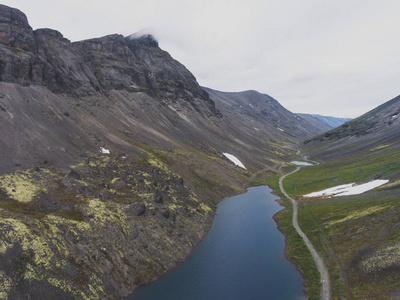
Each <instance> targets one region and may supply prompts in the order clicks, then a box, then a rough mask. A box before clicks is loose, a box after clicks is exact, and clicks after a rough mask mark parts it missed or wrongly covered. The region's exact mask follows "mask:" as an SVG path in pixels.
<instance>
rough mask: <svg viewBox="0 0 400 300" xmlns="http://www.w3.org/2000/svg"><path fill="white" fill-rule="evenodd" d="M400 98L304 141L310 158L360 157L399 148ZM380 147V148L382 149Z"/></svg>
mask: <svg viewBox="0 0 400 300" xmlns="http://www.w3.org/2000/svg"><path fill="white" fill-rule="evenodd" d="M399 120H400V96H398V97H396V98H394V99H392V100H390V101H388V102H386V103H384V104H382V105H380V106H378V107H377V108H375V109H373V110H371V111H369V112H367V113H366V114H364V115H362V116H360V117H358V118H356V119H353V120H351V121H349V122H347V123H345V124H343V125H341V126H340V127H338V128H336V129H333V130H331V131H328V132H326V133H324V134H321V135H318V136H316V137H314V138H312V139H308V140H306V141H305V145H306V148H308V149H312V150H311V153H312V155H315V156H316V157H319V158H321V159H323V160H330V159H333V158H336V157H340V156H351V155H359V154H360V153H362V152H366V151H370V150H371V149H374V148H376V147H383V148H386V150H388V149H391V148H395V147H398V146H399V139H398V132H399V130H400V121H399ZM383 148H382V149H383Z"/></svg>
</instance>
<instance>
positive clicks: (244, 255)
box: [127, 186, 305, 300]
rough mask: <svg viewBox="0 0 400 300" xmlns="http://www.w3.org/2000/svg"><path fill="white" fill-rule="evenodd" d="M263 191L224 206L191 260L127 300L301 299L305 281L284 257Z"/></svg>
mask: <svg viewBox="0 0 400 300" xmlns="http://www.w3.org/2000/svg"><path fill="white" fill-rule="evenodd" d="M276 198H277V197H276V196H275V195H273V194H272V193H271V189H270V188H268V187H265V186H260V187H253V188H249V190H248V192H247V193H245V194H242V195H238V196H235V197H232V198H229V199H226V200H224V201H222V202H221V203H220V204H219V205H218V209H217V215H216V217H215V219H214V223H213V226H212V228H211V230H210V231H209V233H208V234H207V236H206V237H205V239H204V240H203V241H202V242H201V243H200V245H199V246H198V247H197V248H196V249H195V250H194V252H193V253H192V255H190V256H189V258H188V259H187V260H186V261H185V262H184V263H182V264H181V265H179V266H178V267H177V268H176V269H174V270H172V271H170V272H168V273H167V274H166V275H164V276H162V277H161V278H160V279H158V280H157V281H155V282H153V283H151V284H149V285H147V286H144V287H142V288H140V289H138V290H137V291H136V292H135V293H134V294H133V295H131V296H130V297H128V298H127V299H129V300H150V299H152V300H153V299H160V300H186V299H187V300H189V299H190V300H196V299H199V300H205V299H215V300H219V299H221V300H222V299H224V300H225V299H230V300H236V299H237V300H243V299H247V300H253V299H254V300H256V299H257V300H258V299H260V300H261V299H263V300H264V299H305V295H304V292H303V279H302V277H301V275H300V273H299V272H298V271H297V270H296V268H295V266H294V265H293V264H291V263H290V262H289V261H288V260H286V259H285V257H284V247H285V241H284V237H283V235H282V234H281V233H280V232H279V230H278V229H277V226H276V223H275V221H274V220H273V218H272V217H273V215H274V214H275V213H276V212H278V211H279V210H281V209H282V207H281V206H280V205H279V204H278V203H277V202H276V201H274V200H275V199H276Z"/></svg>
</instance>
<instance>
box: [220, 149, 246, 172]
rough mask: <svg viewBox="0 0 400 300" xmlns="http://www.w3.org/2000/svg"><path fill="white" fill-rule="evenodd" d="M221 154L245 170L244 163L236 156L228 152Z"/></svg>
mask: <svg viewBox="0 0 400 300" xmlns="http://www.w3.org/2000/svg"><path fill="white" fill-rule="evenodd" d="M222 154H223V155H225V156H226V158H227V159H229V160H230V161H231V162H233V163H234V164H235V165H237V166H239V167H241V168H243V169H245V170H247V169H246V167H245V166H244V164H242V162H241V161H240V160H239V159H238V158H237V157H236V156H234V155H232V154H229V153H222Z"/></svg>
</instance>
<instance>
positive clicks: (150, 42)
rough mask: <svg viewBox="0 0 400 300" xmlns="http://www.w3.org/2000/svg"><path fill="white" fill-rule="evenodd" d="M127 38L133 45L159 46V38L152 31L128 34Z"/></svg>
mask: <svg viewBox="0 0 400 300" xmlns="http://www.w3.org/2000/svg"><path fill="white" fill-rule="evenodd" d="M126 39H127V40H128V43H129V44H130V45H132V46H136V45H137V46H147V47H158V41H157V39H156V38H155V37H154V36H153V35H152V34H150V33H144V32H142V31H139V32H136V33H134V34H131V35H130V36H127V37H126Z"/></svg>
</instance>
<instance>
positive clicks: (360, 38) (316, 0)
mask: <svg viewBox="0 0 400 300" xmlns="http://www.w3.org/2000/svg"><path fill="white" fill-rule="evenodd" d="M2 4H5V5H9V6H12V7H15V8H18V9H20V10H22V11H23V12H24V13H25V14H26V15H27V17H28V20H29V23H30V25H31V26H32V27H33V28H34V29H37V28H43V27H47V28H52V29H56V30H58V31H60V32H61V33H62V34H63V35H64V36H65V37H66V38H68V39H70V40H71V41H77V40H82V39H88V38H94V37H100V36H104V35H107V34H113V33H120V34H123V35H125V36H126V35H130V34H132V33H134V32H137V31H140V30H143V29H146V30H150V31H151V32H153V34H154V35H155V37H156V38H157V39H158V41H159V44H160V47H161V48H162V49H164V50H166V51H168V52H169V53H170V54H171V55H172V56H173V57H174V58H175V59H177V60H179V61H180V62H181V63H183V64H184V65H185V66H186V67H187V68H188V69H189V70H190V71H191V72H192V73H193V74H194V75H195V76H196V78H197V80H198V81H199V83H200V84H201V85H203V86H207V87H210V88H213V89H217V90H222V91H226V92H233V91H243V90H249V89H253V90H257V91H259V92H262V93H266V94H269V95H270V96H272V97H274V98H275V99H276V100H278V101H279V102H280V103H281V104H282V105H283V106H285V107H286V108H288V109H289V110H291V111H293V112H304V113H318V114H323V115H330V116H336V117H357V116H359V115H361V114H363V113H365V112H367V111H368V110H370V109H372V108H374V107H376V106H378V105H380V104H382V103H384V102H386V101H388V100H390V99H392V98H394V97H395V96H397V95H399V94H400V17H399V16H400V1H399V0H285V1H282V0H242V1H238V0H203V1H201V0H194V1H193V0H190V1H189V0H186V1H185V0H113V1H104V0H68V1H64V0H58V1H54V0H12V1H2Z"/></svg>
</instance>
